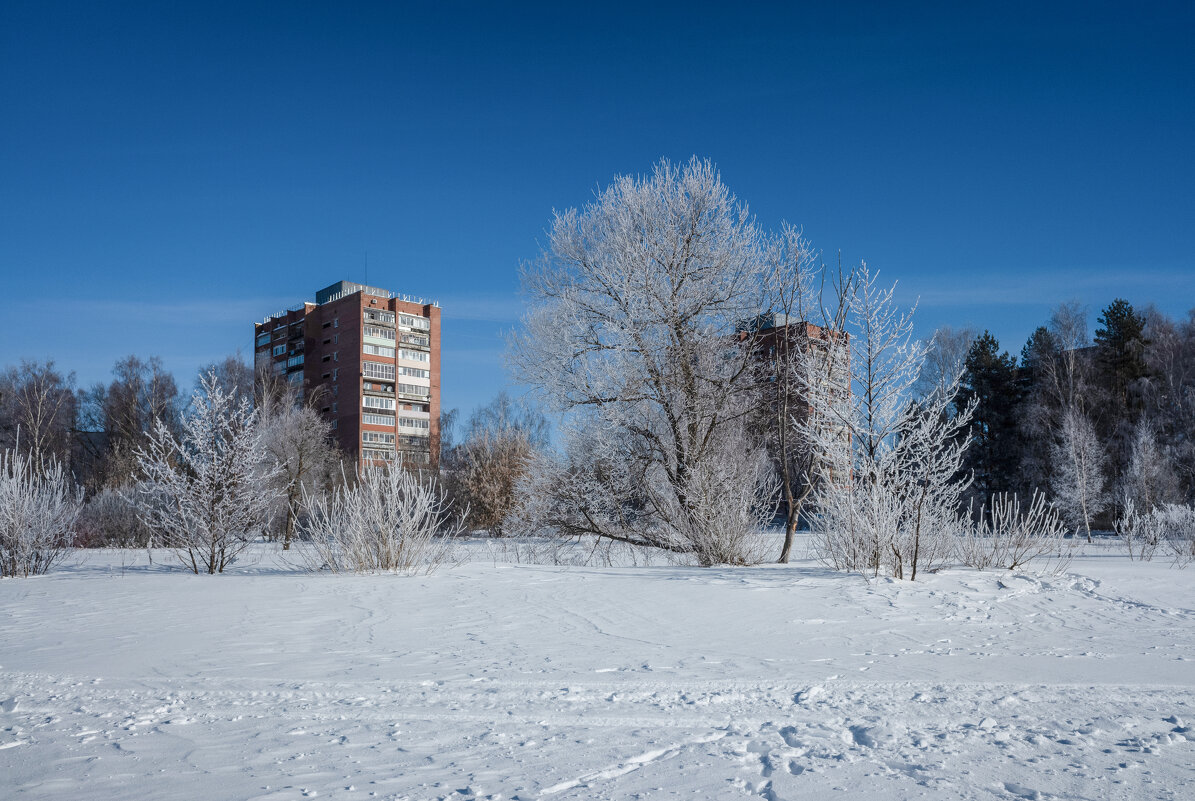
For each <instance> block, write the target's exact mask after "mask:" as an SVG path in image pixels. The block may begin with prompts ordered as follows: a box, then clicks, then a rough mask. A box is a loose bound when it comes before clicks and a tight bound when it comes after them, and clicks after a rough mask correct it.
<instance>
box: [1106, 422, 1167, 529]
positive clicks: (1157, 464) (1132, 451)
mask: <svg viewBox="0 0 1195 801" xmlns="http://www.w3.org/2000/svg"><path fill="white" fill-rule="evenodd" d="M1119 500H1120V502H1121V503H1122V504H1124V503H1126V502H1127V501H1130V500H1131V501H1132V502H1133V504H1134V505H1135V506H1136V508H1137V509H1140V510H1142V511H1146V512H1148V511H1149V510H1151V509H1153V508H1155V507H1157V506H1160V505H1162V504H1165V503H1174V502H1175V501H1177V500H1179V483H1178V477H1177V476H1176V475H1175V469H1174V464H1173V463H1172V462H1171V460H1170V458H1169V455H1168V454H1167V453H1166V452H1165V451H1164V450H1163V449H1162V447H1161V446H1160V445H1159V444H1158V438H1157V435H1156V434H1155V433H1154V429H1153V426H1152V425H1151V424H1150V423H1149V422H1147V421H1144V420H1143V421H1141V422H1139V423H1138V424H1137V426H1136V428H1135V429H1134V430H1133V436H1132V440H1131V442H1130V443H1129V460H1128V464H1127V465H1126V466H1125V470H1124V472H1123V473H1122V475H1121V477H1120V499H1119Z"/></svg>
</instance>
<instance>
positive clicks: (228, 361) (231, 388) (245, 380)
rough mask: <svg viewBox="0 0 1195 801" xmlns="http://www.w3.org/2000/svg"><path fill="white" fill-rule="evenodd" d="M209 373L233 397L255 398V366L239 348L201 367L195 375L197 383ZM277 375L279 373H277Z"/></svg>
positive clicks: (236, 398) (238, 398)
mask: <svg viewBox="0 0 1195 801" xmlns="http://www.w3.org/2000/svg"><path fill="white" fill-rule="evenodd" d="M209 373H214V374H215V376H216V380H217V381H219V382H220V386H222V387H224V390H225V391H226V392H227V393H228V394H230V395H232V397H233V399H234V400H236V401H239V400H240V399H241V398H242V397H244V398H249V400H250V401H252V400H253V393H254V383H255V375H254V371H253V368H252V367H250V366H249V364H248V363H246V362H245V360H244V359H243V358H241V352H240V351H239V350H238V351H237V352H236V354H234V355H231V356H225V357H224V358H223V359H221V360H220V361H218V362H212V363H211V364H208V365H204V366H203V367H200V368H199V373H198V374H197V375H196V377H195V381H196V383H197V384H198V383H202V382H203V379H204V377H205V376H207V375H208V374H209ZM275 375H277V374H275Z"/></svg>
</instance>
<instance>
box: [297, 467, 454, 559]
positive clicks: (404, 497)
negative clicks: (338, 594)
mask: <svg viewBox="0 0 1195 801" xmlns="http://www.w3.org/2000/svg"><path fill="white" fill-rule="evenodd" d="M448 510H449V505H448V503H447V502H446V501H445V496H444V491H443V490H442V489H439V488H437V487H436V486H434V485H433V484H430V483H428V484H421V483H420V481H419V479H418V477H416V475H415V474H414V473H412V472H411V471H409V470H407V469H406V468H405V467H403V466H402V465H401V464H394V465H387V466H384V467H366V468H363V469H362V470H361V472H360V474H359V476H358V481H357V483H356V485H354V486H348V485H346V486H343V487H341V488H338V489H337V490H335V491H334V492H333V493H332V494H331V496H326V495H311V494H307V495H305V496H304V499H303V512H304V514H303V515H302V517H303V518H305V520H304V522H303V523H302V529H301V531H302V534H303V535H304V537H305V538H306V539H309V540H310V543H309V544H308V546H307V547H305V548H303V549H302V551H301V552H302V553H303V555H304V557H305V559H306V561H307V564H308V566H309V567H310V568H311V569H313V570H321V569H326V570H331V571H332V572H334V573H341V572H356V573H366V572H371V571H393V572H399V573H420V572H422V573H430V572H431V571H432V570H434V569H435V568H436V567H438V566H439V565H440V564H442V563H443V562H444V561H445V560H446V559H448V557H449V556H450V555H451V552H452V541H451V538H452V537H454V536H456V535H457V534H459V533H461V530H462V529H461V525H460V523H459V522H457V523H452V522H450V518H449V514H448Z"/></svg>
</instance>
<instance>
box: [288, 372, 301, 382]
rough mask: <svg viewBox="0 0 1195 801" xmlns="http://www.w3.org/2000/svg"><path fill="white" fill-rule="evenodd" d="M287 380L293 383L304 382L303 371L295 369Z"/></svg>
mask: <svg viewBox="0 0 1195 801" xmlns="http://www.w3.org/2000/svg"><path fill="white" fill-rule="evenodd" d="M286 380H287V381H289V382H290V383H292V384H301V383H302V382H303V371H301V370H295V371H294V372H293V373H291V374H290V375H288V376H287V377H286Z"/></svg>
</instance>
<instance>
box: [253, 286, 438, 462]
mask: <svg viewBox="0 0 1195 801" xmlns="http://www.w3.org/2000/svg"><path fill="white" fill-rule="evenodd" d="M254 366H255V367H256V368H257V369H259V370H260V369H271V370H273V371H275V372H276V373H277V374H278V375H280V376H282V375H285V376H286V380H288V381H291V382H294V383H296V384H301V386H302V388H303V389H304V390H305V391H310V390H316V389H318V390H321V391H320V392H318V393H317V397H318V405H317V408H318V409H319V410H320V411H321V412H322V413H323V414H324V415H325V417H327V419H328V420H329V421H330V422H331V424H332V427H333V431H334V432H335V433H336V438H337V440H338V441H339V443H340V446H341V448H343V449H344V451H345V452H346V453H348V454H351V455H352V456H353V457H354V458H356V459H357V460H358V462H364V463H374V462H380V461H392V460H396V459H397V460H402V461H403V462H404V463H406V464H412V465H415V466H420V467H423V466H427V467H432V468H434V467H435V465H436V463H437V461H438V456H439V452H440V429H439V419H440V306H439V304H437V303H433V302H428V301H425V300H423V299H422V298H412V297H409V296H405V295H398V294H396V293H394V292H390V291H388V290H385V289H378V288H377V287H371V286H365V285H363V284H356V283H353V282H351V281H338V282H336V283H335V284H332V286H330V287H327V288H325V289H321V290H320V291H319V292H317V293H315V302H314V303H310V302H308V303H301V304H299V305H296V306H293V307H291V308H290V309H287V310H286V311H283V312H279V313H277V314H274V315H271V316H269V317H267V318H266V319H265V320H263V321H262V322H260V323H256V324H255V325H254Z"/></svg>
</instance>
